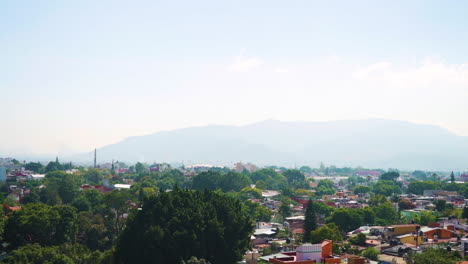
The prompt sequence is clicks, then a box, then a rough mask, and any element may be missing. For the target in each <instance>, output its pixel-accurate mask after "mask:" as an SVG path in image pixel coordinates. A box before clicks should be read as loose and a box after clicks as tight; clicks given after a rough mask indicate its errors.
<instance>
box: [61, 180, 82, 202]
mask: <svg viewBox="0 0 468 264" xmlns="http://www.w3.org/2000/svg"><path fill="white" fill-rule="evenodd" d="M80 186H81V175H79V174H69V173H66V174H65V175H64V176H63V177H62V178H61V180H60V185H59V189H58V192H59V195H60V198H62V201H63V202H64V203H71V202H72V201H73V200H74V199H75V198H76V197H77V196H78V194H79V193H80Z"/></svg>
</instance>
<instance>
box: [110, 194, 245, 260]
mask: <svg viewBox="0 0 468 264" xmlns="http://www.w3.org/2000/svg"><path fill="white" fill-rule="evenodd" d="M252 228H253V224H252V221H251V219H250V217H249V216H248V215H247V214H246V213H245V212H244V210H242V205H241V203H240V201H239V200H236V199H233V198H230V197H228V196H226V195H223V194H220V193H216V192H213V191H209V190H205V191H188V190H182V189H179V188H175V189H174V190H173V191H172V192H165V193H160V194H159V195H157V196H153V197H150V198H148V200H146V201H145V202H144V203H143V209H142V210H140V211H138V212H137V213H136V214H135V215H133V216H132V217H131V219H129V221H128V224H127V228H125V230H124V231H123V233H122V236H121V238H120V240H119V243H118V244H117V252H116V256H117V258H118V259H119V260H120V261H121V262H123V263H179V262H180V261H181V260H188V259H189V258H191V257H192V256H195V257H198V258H203V259H206V260H207V261H210V262H211V263H227V264H232V263H235V262H236V261H238V260H240V259H241V258H242V254H243V253H244V252H245V250H246V249H247V247H248V245H249V243H250V235H251V232H252Z"/></svg>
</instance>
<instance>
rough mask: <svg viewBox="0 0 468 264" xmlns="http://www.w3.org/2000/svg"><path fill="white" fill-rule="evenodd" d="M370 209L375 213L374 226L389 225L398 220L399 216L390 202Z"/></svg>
mask: <svg viewBox="0 0 468 264" xmlns="http://www.w3.org/2000/svg"><path fill="white" fill-rule="evenodd" d="M371 208H372V211H374V213H375V217H376V220H375V224H377V225H391V224H394V223H395V222H396V221H397V220H398V217H399V214H398V212H397V211H396V210H395V208H393V206H392V204H391V203H390V202H386V203H383V204H381V205H379V206H374V207H371Z"/></svg>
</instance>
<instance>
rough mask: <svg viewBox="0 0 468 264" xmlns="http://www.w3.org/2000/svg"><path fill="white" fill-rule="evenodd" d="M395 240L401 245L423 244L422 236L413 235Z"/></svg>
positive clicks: (402, 236) (398, 237)
mask: <svg viewBox="0 0 468 264" xmlns="http://www.w3.org/2000/svg"><path fill="white" fill-rule="evenodd" d="M395 238H396V239H398V241H400V242H401V243H403V244H411V245H421V244H422V243H424V237H423V236H416V235H413V234H405V235H400V236H396V237H395Z"/></svg>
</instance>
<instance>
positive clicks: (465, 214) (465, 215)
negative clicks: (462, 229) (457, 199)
mask: <svg viewBox="0 0 468 264" xmlns="http://www.w3.org/2000/svg"><path fill="white" fill-rule="evenodd" d="M462 218H463V219H467V218H468V206H464V207H463V213H462Z"/></svg>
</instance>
